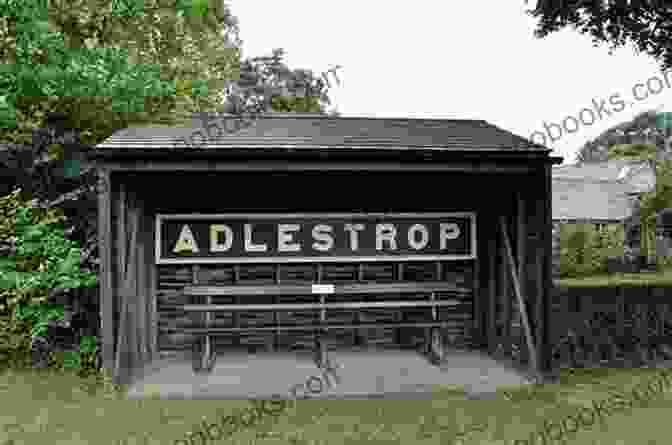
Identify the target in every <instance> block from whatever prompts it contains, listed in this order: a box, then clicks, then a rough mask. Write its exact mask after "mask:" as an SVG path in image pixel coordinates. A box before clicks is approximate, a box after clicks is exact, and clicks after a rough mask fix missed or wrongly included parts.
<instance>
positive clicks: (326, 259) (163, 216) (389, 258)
mask: <svg viewBox="0 0 672 445" xmlns="http://www.w3.org/2000/svg"><path fill="white" fill-rule="evenodd" d="M453 216H455V217H467V218H469V219H471V224H470V226H471V243H470V249H469V250H470V252H471V253H470V254H467V255H454V254H447V255H406V256H402V255H377V256H352V257H345V256H338V257H334V256H323V257H277V256H276V257H263V258H261V257H257V258H203V257H200V258H161V224H162V223H163V221H168V220H171V219H191V220H204V219H205V220H209V219H217V218H229V219H231V218H232V219H275V218H353V217H354V218H386V217H388V218H446V217H453ZM154 228H155V239H154V245H155V251H154V255H155V257H154V264H156V265H161V264H250V263H258V264H268V263H352V262H374V261H378V262H400V261H459V260H475V259H477V258H478V256H477V250H476V212H424V213H211V214H203V213H181V214H167V213H157V214H156V216H155V222H154Z"/></svg>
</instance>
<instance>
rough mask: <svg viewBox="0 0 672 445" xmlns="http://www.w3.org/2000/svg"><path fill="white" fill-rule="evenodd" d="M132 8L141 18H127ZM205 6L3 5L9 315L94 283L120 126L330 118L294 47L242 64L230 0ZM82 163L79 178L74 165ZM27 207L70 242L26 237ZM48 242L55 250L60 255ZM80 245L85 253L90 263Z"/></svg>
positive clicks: (0, 293)
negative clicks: (289, 60) (276, 114)
mask: <svg viewBox="0 0 672 445" xmlns="http://www.w3.org/2000/svg"><path fill="white" fill-rule="evenodd" d="M121 3H123V4H125V5H130V9H126V10H119V9H118V8H119V7H120V4H121ZM168 3H170V2H168ZM134 5H135V6H134ZM138 5H141V6H142V7H138ZM206 5H207V8H205V7H204V2H203V1H202V0H198V1H195V2H191V0H188V1H181V0H180V1H178V3H177V5H175V4H172V5H171V4H167V2H165V1H162V0H154V1H152V0H150V1H143V0H125V1H122V2H117V1H113V2H109V1H108V0H86V1H84V0H74V1H64V0H54V1H50V2H42V1H41V0H26V1H21V2H16V1H13V0H0V59H1V60H2V62H4V65H0V96H1V97H0V102H1V103H3V104H4V107H3V108H2V110H1V111H4V113H5V116H4V118H5V119H4V124H5V128H1V127H2V126H0V139H1V140H2V142H3V143H5V142H11V143H12V144H10V145H0V177H2V178H3V181H2V183H3V187H4V186H5V183H7V187H8V188H7V190H2V193H0V194H6V193H9V191H10V190H14V189H15V187H16V186H18V187H19V188H20V192H19V191H15V192H14V193H12V194H11V195H10V197H8V198H7V199H6V200H5V201H7V202H11V203H12V205H14V207H13V208H8V210H7V212H5V213H6V214H4V215H0V216H2V218H0V231H2V230H5V231H6V232H7V233H8V234H9V237H8V238H7V239H10V240H12V241H14V244H20V246H19V245H15V246H13V247H12V248H13V249H22V251H21V252H22V255H17V258H16V262H15V263H14V262H13V260H10V261H5V262H4V267H5V268H15V269H16V270H15V271H14V272H15V273H14V275H12V277H13V279H14V280H13V281H14V283H15V285H14V286H13V287H14V288H10V289H5V288H3V289H0V303H2V304H3V307H2V309H3V310H4V311H5V312H10V313H11V312H13V311H15V309H16V308H17V307H19V306H20V305H23V304H25V305H30V304H40V303H44V302H45V301H46V299H47V295H48V293H49V292H48V290H51V289H53V288H54V287H53V286H68V287H75V286H78V285H83V286H89V285H92V284H95V274H94V273H93V272H95V271H96V270H97V268H98V252H97V236H96V224H97V219H96V209H97V205H96V204H97V194H98V192H99V191H100V188H101V187H105V186H107V184H101V183H99V181H98V177H97V170H96V169H95V168H92V166H91V165H90V164H87V161H86V155H87V154H88V153H89V152H90V151H91V150H92V149H93V148H94V147H95V145H96V144H99V143H100V142H102V141H103V140H104V139H106V138H108V137H109V136H110V135H111V134H112V133H114V132H115V131H117V130H119V129H122V128H126V127H128V126H131V125H142V124H156V123H160V124H166V125H177V124H179V123H181V122H184V120H185V119H189V120H191V118H192V112H194V111H209V110H212V111H214V110H220V111H228V112H230V113H234V114H247V113H250V112H251V111H252V112H258V111H268V110H276V111H278V110H282V111H288V110H289V111H309V112H315V111H320V112H321V111H322V106H323V104H324V103H329V100H328V96H327V94H326V88H325V82H323V80H322V79H317V78H316V76H314V75H313V74H312V73H311V72H310V71H309V70H293V71H292V70H289V68H288V67H287V66H286V65H285V64H284V63H282V60H281V59H282V50H274V52H273V55H272V56H270V57H260V58H253V59H247V60H245V61H244V62H242V63H241V62H240V57H241V54H240V50H239V46H240V42H239V40H238V37H237V32H238V30H237V21H236V20H235V18H234V17H233V16H231V14H230V13H229V11H228V9H227V8H226V7H225V6H224V4H223V3H222V2H211V3H206ZM115 8H117V9H115ZM122 9H123V8H122ZM223 28H224V29H223ZM222 31H226V34H225V35H223V34H222ZM140 61H142V62H143V63H140ZM323 77H324V76H323ZM324 80H327V78H326V77H324ZM327 85H328V80H327ZM223 95H225V96H226V99H224V98H223ZM2 98H4V99H5V100H4V102H3V101H2ZM318 106H319V110H318ZM221 108H224V110H222V109H221ZM54 110H55V112H54ZM80 161H84V162H82V163H81V164H80V165H82V167H83V168H81V169H79V170H78V169H74V170H75V172H74V173H75V174H74V176H73V174H72V172H68V170H72V168H71V167H72V166H73V165H74V164H75V163H76V162H80ZM5 179H7V181H5ZM19 201H20V202H21V203H19ZM27 203H30V205H28V204H27ZM10 207H11V206H10ZM20 207H32V208H33V210H34V212H33V215H32V216H33V217H35V216H36V214H37V213H39V212H46V213H47V215H50V216H48V217H49V218H56V217H58V218H60V219H59V221H60V220H62V221H63V222H64V223H65V224H66V227H64V233H65V234H67V235H66V236H67V237H68V240H66V238H65V236H60V237H59V236H56V235H55V232H54V231H52V230H51V229H50V228H48V227H46V226H45V225H40V224H39V222H40V221H39V220H35V219H33V221H32V224H33V225H35V227H32V228H30V227H29V226H30V224H28V223H27V221H24V222H26V224H25V225H24V226H22V227H23V228H24V229H25V233H26V234H27V235H28V238H29V239H28V240H27V241H21V242H18V241H19V239H18V237H17V236H16V233H15V232H16V230H17V227H16V224H15V219H16V217H17V215H21V216H20V217H27V214H26V213H22V212H19V211H18V209H19V208H20ZM38 208H39V209H38ZM38 210H39V212H38ZM50 222H55V221H50ZM3 239H4V238H3ZM37 239H42V240H47V241H48V242H47V243H46V244H47V245H48V246H50V247H49V248H51V249H52V251H53V252H52V255H51V256H50V255H49V254H48V253H47V252H46V251H43V250H40V249H39V248H38V246H37V244H36V243H35V240H37ZM69 240H72V241H73V242H79V243H80V244H82V245H83V249H82V253H81V254H80V251H79V249H76V248H75V247H74V246H75V244H72V243H70V241H69ZM59 246H60V247H59ZM0 248H2V246H0ZM15 253H18V252H15ZM31 255H32V256H31ZM52 266H53V267H52ZM75 266H79V271H75ZM5 270H6V269H5ZM35 271H37V272H38V273H37V274H33V275H31V274H30V273H28V272H35ZM19 272H22V273H24V274H19ZM16 279H18V280H19V282H18V283H17V282H16ZM19 284H21V285H19ZM23 285H26V286H23ZM0 313H1V311H0Z"/></svg>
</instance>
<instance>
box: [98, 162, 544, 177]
mask: <svg viewBox="0 0 672 445" xmlns="http://www.w3.org/2000/svg"><path fill="white" fill-rule="evenodd" d="M521 162H524V161H521ZM104 165H105V166H106V167H107V168H109V169H110V171H134V172H140V171H150V172H175V171H211V172H234V171H241V172H253V171H273V172H277V171H393V172H402V171H417V172H471V173H513V174H521V173H523V174H524V173H531V172H532V171H533V167H532V166H529V165H511V166H506V165H502V163H501V162H500V163H497V162H492V161H490V162H478V163H468V162H461V163H443V164H442V163H439V162H436V163H431V164H430V163H427V164H419V163H418V164H410V163H409V164H401V163H399V162H389V161H387V162H384V161H381V162H330V163H326V162H325V163H318V162H301V161H294V162H289V161H254V162H249V161H248V162H240V161H225V160H218V161H217V160H198V159H192V160H189V161H188V162H187V161H165V160H163V161H154V160H143V161H142V162H137V160H136V161H134V162H119V161H110V162H105V163H104Z"/></svg>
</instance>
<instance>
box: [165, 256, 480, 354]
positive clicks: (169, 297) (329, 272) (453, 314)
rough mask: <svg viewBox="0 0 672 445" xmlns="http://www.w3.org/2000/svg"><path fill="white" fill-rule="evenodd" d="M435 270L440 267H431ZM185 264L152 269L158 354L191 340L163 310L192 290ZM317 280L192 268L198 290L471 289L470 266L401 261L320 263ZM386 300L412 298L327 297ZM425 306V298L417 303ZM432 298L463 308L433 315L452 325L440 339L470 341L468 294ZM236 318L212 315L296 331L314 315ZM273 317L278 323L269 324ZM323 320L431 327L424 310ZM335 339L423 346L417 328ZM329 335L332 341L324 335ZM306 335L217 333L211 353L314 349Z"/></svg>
mask: <svg viewBox="0 0 672 445" xmlns="http://www.w3.org/2000/svg"><path fill="white" fill-rule="evenodd" d="M437 264H440V266H439V265H437ZM192 267H193V266H191V265H161V266H158V294H157V302H158V313H159V350H160V351H161V352H164V353H165V352H172V351H181V350H185V349H188V348H190V345H191V341H192V340H193V337H192V336H190V335H188V334H185V333H184V332H183V328H184V327H186V326H189V325H190V324H191V323H192V321H191V319H190V318H189V316H188V315H187V314H186V313H185V312H184V311H179V310H174V309H169V308H167V305H175V304H186V303H187V300H186V297H184V296H183V295H181V292H180V291H181V289H182V287H184V286H185V285H187V284H190V283H192V278H193V276H192ZM321 269H322V270H321V277H320V279H319V280H318V276H317V267H316V265H315V264H281V265H279V266H278V265H275V264H257V265H250V264H245V265H198V271H197V272H196V274H197V278H196V279H197V282H198V283H199V284H212V285H217V284H222V285H224V284H226V285H232V284H241V285H260V284H273V283H276V280H277V281H279V282H280V283H284V284H287V283H314V282H324V283H355V282H377V283H382V282H388V283H389V282H394V281H434V280H437V281H440V280H445V281H448V282H451V283H455V284H456V285H458V286H460V287H466V288H469V289H473V278H474V277H473V262H470V261H462V262H441V263H437V262H422V263H420V262H407V263H385V264H381V263H343V264H333V263H329V264H323V265H322V268H321ZM316 298H317V297H316V296H301V297H287V296H281V297H272V296H260V297H256V298H255V297H252V299H253V300H254V301H251V298H250V297H245V301H240V299H238V300H237V301H235V297H219V298H218V297H213V303H214V304H233V303H236V302H238V303H248V304H249V303H255V304H272V303H289V302H315V301H316ZM361 298H366V299H367V300H371V301H376V300H390V299H413V298H418V297H417V296H416V297H414V296H412V295H399V296H396V295H385V294H383V295H368V296H366V297H363V296H361V295H355V296H333V297H331V298H329V301H331V302H339V301H348V300H358V299H361ZM422 298H423V299H426V297H422ZM437 298H438V299H446V298H461V299H463V304H460V305H458V306H453V307H445V308H438V310H437V312H438V317H439V320H441V321H450V322H452V323H451V326H450V327H449V328H447V329H446V334H448V335H455V336H457V337H458V339H461V340H460V341H463V342H467V343H468V342H469V341H470V329H469V327H470V323H471V320H472V319H473V307H472V305H473V294H469V295H467V296H457V295H453V294H451V293H439V294H438V295H437ZM234 317H235V315H233V314H227V313H219V314H217V316H216V317H215V323H214V325H215V326H219V327H225V326H235V325H238V326H254V325H259V324H273V323H274V322H275V320H277V322H278V323H280V324H291V325H302V324H309V323H313V322H316V321H317V320H318V317H319V312H318V311H292V312H289V311H276V312H270V311H269V312H257V313H241V314H239V315H238V317H239V319H238V320H236V319H235V318H234ZM276 317H277V318H276ZM327 319H328V320H330V321H334V322H342V323H350V322H357V321H360V322H362V323H366V322H368V323H372V322H373V323H375V322H382V321H389V322H392V321H430V320H431V309H428V308H422V309H414V310H404V311H401V310H398V309H368V310H329V311H327ZM358 331H359V332H355V331H354V330H344V331H341V332H334V333H333V338H334V340H335V342H336V344H337V346H345V347H353V346H355V345H357V344H359V343H363V344H369V345H371V344H376V345H380V346H382V347H386V346H394V347H397V346H399V345H402V346H414V345H416V344H417V343H419V342H421V341H423V339H424V331H423V330H422V329H421V328H417V329H416V328H409V329H391V328H376V329H359V330H358ZM330 335H332V334H330ZM313 341H314V339H313V334H311V333H301V332H286V331H279V332H278V333H273V332H271V333H268V332H261V333H246V334H228V335H227V334H224V335H220V336H218V337H217V338H216V341H215V345H216V347H217V348H227V347H229V348H231V347H234V348H236V347H242V348H249V347H251V348H261V349H276V348H277V349H283V350H289V349H307V348H312V346H313Z"/></svg>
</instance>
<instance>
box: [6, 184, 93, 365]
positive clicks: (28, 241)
mask: <svg viewBox="0 0 672 445" xmlns="http://www.w3.org/2000/svg"><path fill="white" fill-rule="evenodd" d="M63 219H65V218H64V217H63V216H62V214H61V215H59V214H58V212H57V211H56V210H47V211H46V212H45V211H40V209H33V208H31V207H30V203H28V202H25V201H22V200H21V198H20V191H19V190H16V191H15V192H13V193H12V194H11V195H9V196H7V197H3V198H1V199H0V232H2V234H3V236H5V237H6V239H10V240H11V241H12V245H11V246H10V253H9V254H7V255H3V257H0V316H3V317H4V319H3V320H4V322H3V323H2V324H0V355H2V357H0V360H2V361H4V362H5V363H7V362H9V361H13V362H16V361H18V362H20V363H25V362H26V361H27V360H30V361H32V360H31V355H32V354H31V352H32V349H33V346H34V345H37V346H38V347H45V348H47V349H48V348H50V347H52V346H53V345H51V344H50V342H49V341H48V339H46V338H45V335H46V333H47V330H48V327H49V325H50V323H51V322H53V321H60V320H63V315H64V314H63V307H62V305H54V304H51V303H50V302H48V301H47V300H48V296H49V294H50V291H53V290H54V289H63V288H77V287H83V286H92V285H94V284H95V283H96V276H95V274H92V273H85V272H82V271H80V270H79V265H80V261H79V249H78V248H77V247H76V246H75V243H74V242H72V241H69V240H67V239H65V237H64V236H63V234H62V232H63V230H62V228H60V227H58V225H56V224H55V223H58V222H60V221H62V220H63ZM59 232H60V233H59ZM38 343H39V344H38ZM42 352H46V351H42ZM77 360H79V355H77V357H76V358H75V362H76V363H75V365H77V366H75V365H73V366H72V367H75V368H76V367H78V364H79V361H77ZM30 361H29V363H30ZM70 361H72V360H70ZM66 362H67V363H70V362H68V361H67V359H66Z"/></svg>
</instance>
